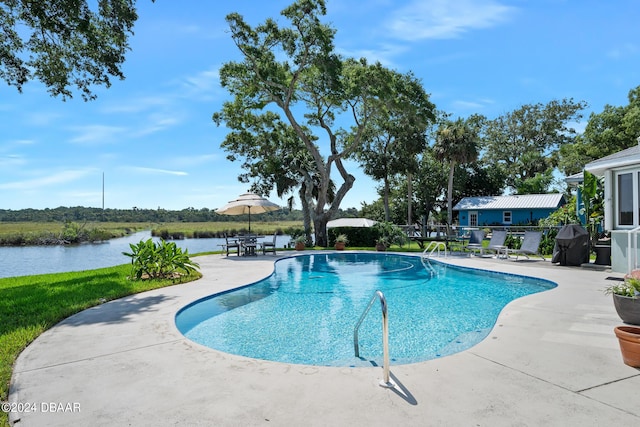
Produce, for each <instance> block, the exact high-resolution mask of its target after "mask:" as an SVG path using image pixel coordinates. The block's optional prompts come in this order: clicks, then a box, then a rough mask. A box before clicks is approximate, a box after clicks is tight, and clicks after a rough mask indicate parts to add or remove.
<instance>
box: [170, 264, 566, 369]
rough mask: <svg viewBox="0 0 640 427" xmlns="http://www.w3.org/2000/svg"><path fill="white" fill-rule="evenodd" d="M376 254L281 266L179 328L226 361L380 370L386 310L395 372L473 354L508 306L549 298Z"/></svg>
mask: <svg viewBox="0 0 640 427" xmlns="http://www.w3.org/2000/svg"><path fill="white" fill-rule="evenodd" d="M431 264H432V266H433V270H434V272H435V274H433V273H432V272H431V271H430V270H429V269H427V268H425V266H424V265H423V264H422V262H421V259H420V257H417V256H410V255H399V254H386V253H385V254H378V253H356V252H354V253H351V252H346V253H345V252H339V253H319V254H307V255H301V256H295V257H290V258H284V259H281V260H278V261H277V262H276V264H275V269H274V273H273V274H272V275H271V276H269V277H268V278H266V279H264V280H261V281H259V282H256V283H254V284H250V285H247V286H244V287H242V288H238V289H235V290H231V291H227V292H223V293H219V294H215V295H211V296H209V297H206V298H203V299H201V300H198V301H195V302H194V303H192V304H189V305H188V306H186V307H184V308H183V309H182V310H180V311H179V312H178V314H177V315H176V326H177V327H178V329H179V330H180V331H181V332H182V333H183V334H184V335H185V336H186V337H187V338H189V339H190V340H192V341H195V342H197V343H200V344H202V345H205V346H207V347H210V348H213V349H216V350H220V351H223V352H227V353H232V354H237V355H242V356H247V357H251V358H256V359H264V360H272V361H278V362H285V363H295V364H305V365H322V366H372V365H380V366H381V365H382V331H381V329H382V328H381V322H382V321H381V317H382V314H381V310H380V308H379V304H378V305H376V306H373V307H372V309H371V311H370V313H369V315H368V316H367V317H366V318H365V320H364V322H363V323H362V325H361V327H360V329H359V333H358V334H359V346H360V357H359V358H356V357H355V356H354V348H353V347H354V346H353V331H354V327H355V325H356V323H357V321H358V319H359V318H360V316H361V314H362V313H363V311H364V310H365V308H366V307H367V305H368V304H369V301H370V300H371V298H372V296H373V295H374V293H375V291H376V290H380V291H382V292H383V293H384V295H385V297H386V300H387V305H388V313H389V314H388V316H389V353H390V360H391V363H392V364H406V363H414V362H419V361H424V360H429V359H433V358H437V357H442V356H447V355H450V354H453V353H457V352H459V351H462V350H465V349H468V348H470V347H472V346H473V345H475V344H477V343H478V342H480V341H481V340H482V339H484V338H485V337H486V336H487V334H488V333H489V332H490V330H491V329H492V328H493V326H494V324H495V321H496V319H497V317H498V314H499V313H500V311H501V310H502V309H503V307H504V306H505V305H506V304H508V303H509V302H510V301H513V300H514V299H516V298H519V297H522V296H525V295H529V294H532V293H536V292H542V291H545V290H548V289H552V288H554V287H555V286H556V284H555V283H553V282H549V281H546V280H542V279H535V278H531V277H525V276H518V275H512V274H504V273H496V272H488V271H484V270H478V269H470V268H462V267H454V266H448V265H446V264H442V263H438V262H434V261H431Z"/></svg>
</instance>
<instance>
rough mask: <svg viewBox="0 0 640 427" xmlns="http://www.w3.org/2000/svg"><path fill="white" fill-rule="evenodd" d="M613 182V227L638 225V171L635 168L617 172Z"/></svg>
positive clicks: (639, 198) (639, 213) (639, 190)
mask: <svg viewBox="0 0 640 427" xmlns="http://www.w3.org/2000/svg"><path fill="white" fill-rule="evenodd" d="M614 183H615V184H614V185H615V187H616V188H615V189H614V194H615V197H616V201H615V204H614V208H615V216H614V217H615V219H616V224H615V227H621V228H630V227H637V226H638V225H640V202H639V200H640V185H639V183H640V172H638V170H637V169H636V170H626V171H620V172H617V173H616V174H615V179H614Z"/></svg>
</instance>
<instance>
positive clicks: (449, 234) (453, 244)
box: [444, 225, 463, 252]
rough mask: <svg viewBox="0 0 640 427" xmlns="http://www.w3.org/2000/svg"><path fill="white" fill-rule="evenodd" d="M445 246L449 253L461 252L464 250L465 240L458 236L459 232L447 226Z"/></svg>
mask: <svg viewBox="0 0 640 427" xmlns="http://www.w3.org/2000/svg"><path fill="white" fill-rule="evenodd" d="M444 239H445V244H446V246H447V249H448V250H449V252H453V251H454V250H456V251H461V250H462V249H463V247H462V246H463V240H462V238H461V237H460V236H458V232H457V231H456V230H454V229H453V228H452V227H450V226H449V225H447V229H446V234H445V235H444Z"/></svg>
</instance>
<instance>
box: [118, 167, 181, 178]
mask: <svg viewBox="0 0 640 427" xmlns="http://www.w3.org/2000/svg"><path fill="white" fill-rule="evenodd" d="M126 169H128V170H131V171H133V172H138V173H143V174H164V175H176V176H185V175H189V174H188V173H187V172H183V171H172V170H168V169H156V168H145V167H142V166H129V167H127V168H126Z"/></svg>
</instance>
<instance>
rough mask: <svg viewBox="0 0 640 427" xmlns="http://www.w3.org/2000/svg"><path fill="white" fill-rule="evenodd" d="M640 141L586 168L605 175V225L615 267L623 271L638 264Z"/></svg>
mask: <svg viewBox="0 0 640 427" xmlns="http://www.w3.org/2000/svg"><path fill="white" fill-rule="evenodd" d="M638 144H639V145H637V146H634V147H631V148H627V149H626V150H622V151H620V152H618V153H614V154H611V155H610V156H606V157H603V158H601V159H598V160H594V161H593V162H591V163H588V164H587V165H586V166H585V167H584V169H585V170H587V171H589V172H591V173H592V174H594V175H596V176H604V199H605V203H604V228H605V230H609V231H610V232H611V269H612V270H613V271H616V272H620V273H626V272H629V271H630V270H631V269H634V268H636V267H637V266H638V250H637V248H638V247H639V246H640V245H639V244H638V235H639V233H640V138H638Z"/></svg>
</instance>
